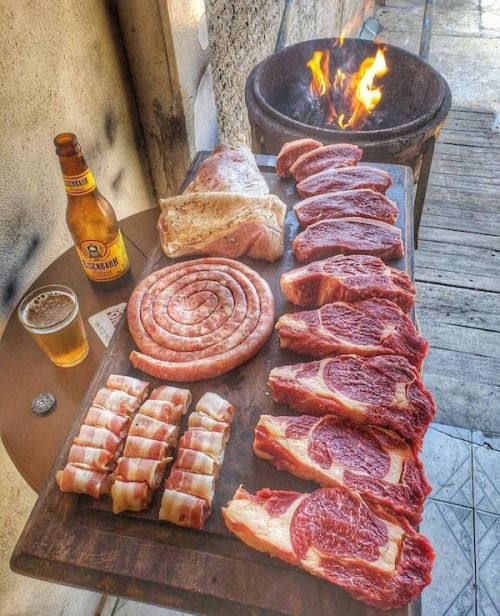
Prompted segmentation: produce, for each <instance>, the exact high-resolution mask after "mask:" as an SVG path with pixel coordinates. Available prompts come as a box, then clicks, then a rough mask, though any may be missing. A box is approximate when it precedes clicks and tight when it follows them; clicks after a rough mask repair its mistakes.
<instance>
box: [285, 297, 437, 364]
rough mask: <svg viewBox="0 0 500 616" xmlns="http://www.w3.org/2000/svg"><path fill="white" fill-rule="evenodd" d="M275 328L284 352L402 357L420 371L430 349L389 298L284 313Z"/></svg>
mask: <svg viewBox="0 0 500 616" xmlns="http://www.w3.org/2000/svg"><path fill="white" fill-rule="evenodd" d="M276 329H277V330H278V331H279V337H280V345H281V348H282V349H291V350H292V351H296V352H297V353H303V354H304V355H311V356H312V357H329V356H332V355H346V354H349V353H352V354H354V355H362V356H364V357H371V356H374V355H402V356H403V357H406V358H407V359H408V360H409V361H410V362H411V363H412V364H413V365H414V366H416V367H417V368H420V366H421V365H422V361H423V360H424V358H425V356H426V355H427V351H428V349H429V344H428V342H427V341H426V339H425V338H423V337H422V336H420V335H419V334H418V332H417V330H416V329H415V326H414V325H413V323H412V321H411V320H410V319H409V318H408V317H407V316H406V315H405V314H404V313H403V312H402V311H401V309H400V308H399V307H398V306H396V304H393V303H392V302H390V301H388V300H386V299H367V300H362V301H359V302H353V303H346V302H334V303H333V304H326V305H325V306H323V307H322V308H319V309H318V310H306V311H303V312H295V313H294V314H284V315H283V316H281V317H280V319H279V320H278V322H277V323H276Z"/></svg>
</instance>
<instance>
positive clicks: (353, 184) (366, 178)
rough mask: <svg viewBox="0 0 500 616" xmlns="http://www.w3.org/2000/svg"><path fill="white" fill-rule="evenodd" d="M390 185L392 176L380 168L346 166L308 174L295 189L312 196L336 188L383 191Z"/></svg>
mask: <svg viewBox="0 0 500 616" xmlns="http://www.w3.org/2000/svg"><path fill="white" fill-rule="evenodd" d="M391 185H392V178H391V176H390V175H389V174H388V173H387V171H383V170H382V169H377V168H376V167H364V166H362V165H357V166H356V167H346V168H343V169H326V170H325V171H321V172H320V173H315V174H314V175H310V176H309V177H307V178H306V179H305V180H303V181H302V182H299V184H297V190H298V191H299V195H301V196H302V197H312V196H314V195H320V194H321V193H326V192H334V191H337V190H357V189H359V188H371V189H372V190H375V191H376V192H379V193H384V194H385V192H386V191H387V189H388V188H389V187H390V186H391Z"/></svg>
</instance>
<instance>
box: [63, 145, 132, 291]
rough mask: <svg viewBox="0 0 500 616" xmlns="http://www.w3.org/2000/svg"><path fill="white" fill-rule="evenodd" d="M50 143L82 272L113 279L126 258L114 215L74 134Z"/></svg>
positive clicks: (94, 277) (119, 274) (95, 278)
mask: <svg viewBox="0 0 500 616" xmlns="http://www.w3.org/2000/svg"><path fill="white" fill-rule="evenodd" d="M54 144H55V146H56V154H57V155H58V156H59V163H60V165H61V170H62V174H63V180H64V188H65V190H66V193H67V194H68V205H67V208H66V223H67V225H68V228H69V230H70V232H71V235H72V236H73V241H74V242H75V246H76V251H77V253H78V256H79V257H80V261H81V262H82V265H83V269H84V272H85V274H86V275H87V277H88V278H89V279H90V280H91V281H93V282H96V283H107V282H110V281H112V280H117V279H118V278H121V277H122V276H123V275H124V274H126V273H127V271H128V269H129V261H128V255H127V251H126V248H125V244H124V243H123V237H122V234H121V231H120V229H119V227H118V222H117V220H116V214H115V212H114V210H113V208H112V207H111V204H110V203H109V201H108V200H107V199H105V198H104V197H103V196H102V195H101V193H100V192H99V190H98V189H97V186H96V183H95V180H94V176H93V175H92V172H91V171H90V169H89V167H88V165H87V163H86V162H85V158H84V157H83V154H82V149H81V147H80V144H79V143H78V140H77V138H76V135H73V133H61V134H60V135H57V136H56V137H55V138H54Z"/></svg>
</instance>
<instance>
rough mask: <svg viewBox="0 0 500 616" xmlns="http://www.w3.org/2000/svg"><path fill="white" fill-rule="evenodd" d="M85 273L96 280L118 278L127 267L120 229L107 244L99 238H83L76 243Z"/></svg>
mask: <svg viewBox="0 0 500 616" xmlns="http://www.w3.org/2000/svg"><path fill="white" fill-rule="evenodd" d="M76 250H77V252H78V256H79V257H80V261H81V262H82V265H83V269H84V270H85V274H86V275H87V277H88V278H90V280H94V281H96V282H109V281H111V280H115V279H116V278H120V276H122V275H123V274H125V272H126V271H127V270H128V268H129V261H128V255H127V249H126V248H125V244H124V242H123V237H122V234H121V231H118V235H117V236H116V237H115V239H114V240H113V241H111V242H109V243H108V244H105V243H104V242H100V241H99V240H85V241H84V242H81V243H80V244H76Z"/></svg>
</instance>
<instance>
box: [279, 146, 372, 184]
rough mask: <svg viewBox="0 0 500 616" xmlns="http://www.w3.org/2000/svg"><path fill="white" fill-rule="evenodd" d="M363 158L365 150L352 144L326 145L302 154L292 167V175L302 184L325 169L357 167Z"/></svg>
mask: <svg viewBox="0 0 500 616" xmlns="http://www.w3.org/2000/svg"><path fill="white" fill-rule="evenodd" d="M362 156H363V150H361V149H360V148H358V146H357V145H353V144H351V143H334V144H332V145H324V146H323V147H322V148H316V149H314V150H312V151H311V152H307V154H302V156H300V158H298V159H297V160H296V161H295V162H294V164H293V165H292V166H291V167H290V173H291V174H292V175H293V177H294V178H295V180H296V181H297V182H302V180H305V179H306V178H308V177H309V176H311V175H314V174H316V173H319V172H320V171H324V170H325V169H340V168H342V167H351V166H352V165H357V164H358V161H360V160H361V157H362Z"/></svg>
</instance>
